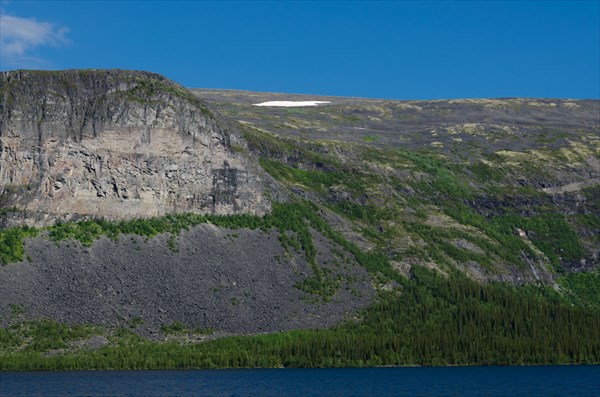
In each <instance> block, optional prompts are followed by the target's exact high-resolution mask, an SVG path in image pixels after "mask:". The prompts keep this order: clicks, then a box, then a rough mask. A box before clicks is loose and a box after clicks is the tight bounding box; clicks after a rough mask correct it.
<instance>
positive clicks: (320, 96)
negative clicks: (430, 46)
mask: <svg viewBox="0 0 600 397" xmlns="http://www.w3.org/2000/svg"><path fill="white" fill-rule="evenodd" d="M69 70H72V71H78V70H122V71H129V72H144V73H154V74H157V75H160V76H162V77H165V78H167V79H169V80H170V81H172V82H175V83H177V84H179V85H181V86H182V87H184V88H186V89H188V90H205V91H235V92H249V93H258V94H272V95H294V96H307V97H319V98H348V99H366V100H384V101H397V102H419V101H420V102H435V101H469V100H514V99H536V100H561V101H600V98H568V97H564V98H559V97H460V98H458V97H456V98H431V99H398V98H378V97H365V96H352V95H327V94H311V93H298V92H281V91H279V92H277V91H258V90H245V89H238V88H212V87H188V86H185V85H183V84H181V83H180V82H178V81H176V80H173V79H171V78H170V77H169V76H166V75H163V74H160V73H156V72H153V71H151V70H139V69H119V68H82V69H72V68H71V69H12V70H0V73H10V72H19V71H25V72H31V71H33V72H62V71H69Z"/></svg>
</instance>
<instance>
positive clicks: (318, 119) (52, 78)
mask: <svg viewBox="0 0 600 397" xmlns="http://www.w3.org/2000/svg"><path fill="white" fill-rule="evenodd" d="M0 77H1V80H0V82H1V85H0V204H1V205H2V209H1V211H0V224H1V225H2V229H1V230H0V259H1V260H2V262H3V263H4V264H5V265H4V266H0V290H1V291H3V293H2V294H3V298H2V299H0V321H1V325H2V326H3V327H4V328H0V331H1V332H0V356H2V357H3V358H4V360H5V362H6V363H7V364H6V365H5V366H4V367H1V368H4V369H11V368H12V369H24V368H27V367H26V364H23V363H24V362H29V363H30V364H28V365H31V366H32V367H29V368H30V369H44V368H45V369H48V368H70V367H69V365H72V366H73V368H88V367H89V368H166V367H172V365H171V364H169V363H171V361H168V360H167V361H164V360H165V358H164V356H161V355H160V354H161V353H159V352H160V351H162V350H161V349H167V347H164V346H168V349H171V350H170V351H171V353H172V354H173V355H174V357H175V356H176V357H180V358H181V360H184V358H183V357H185V360H184V361H185V362H186V363H187V364H180V365H182V366H184V367H190V366H192V367H193V366H200V367H215V366H217V367H224V366H225V367H229V366H234V367H235V366H281V365H283V366H313V365H326V366H336V365H392V364H393V365H405V364H416V363H418V364H429V365H431V364H473V363H479V364H490V363H496V364H498V363H503V364H510V363H513V364H514V363H550V362H557V363H558V362H560V363H575V362H598V361H599V360H600V342H598V341H600V337H596V336H597V335H596V333H597V332H598V331H597V330H598V329H600V304H599V303H598V302H600V275H599V273H598V267H599V264H600V259H599V255H600V199H599V197H600V137H599V132H600V101H598V100H567V99H527V98H507V99H465V100H437V101H392V100H376V99H362V98H341V97H322V96H312V95H291V94H273V93H256V92H246V91H231V90H204V89H190V90H188V89H186V88H184V87H182V86H180V85H178V84H176V83H174V82H172V81H170V80H168V79H166V78H164V77H162V76H159V75H156V74H152V73H147V72H133V71H122V70H69V71H57V72H45V71H15V72H2V74H1V76H0ZM299 102H302V103H299ZM282 105H284V106H282ZM298 105H303V106H298ZM48 318H49V319H51V320H44V319H48ZM98 326H100V327H101V328H98ZM332 327H333V328H332ZM322 328H327V329H325V330H321V331H318V330H316V331H293V332H292V333H283V334H275V335H266V336H264V337H245V338H246V339H235V338H223V339H220V337H223V336H227V335H231V334H256V333H273V332H276V331H285V330H301V329H309V330H313V329H322ZM302 332H305V333H302ZM48 334H50V335H54V337H48V336H47V335H48ZM31 335H36V336H35V337H33V340H34V341H36V342H32V339H31ZM45 335H46V336H45ZM56 335H62V336H61V337H60V338H57V337H56ZM140 335H141V337H140ZM277 335H282V336H281V337H279V336H277ZM582 335H586V337H585V341H582V338H583V336H582ZM36 338H37V339H36ZM140 338H142V339H140ZM146 338H149V339H146ZM164 338H166V339H167V340H168V343H167V345H162V344H161V343H158V342H156V341H157V340H160V339H164ZM211 339H219V340H215V341H214V342H206V341H207V340H211ZM2 341H4V342H2ZM94 341H96V342H98V341H100V342H98V343H95V342H94ZM119 341H120V342H119ZM124 341H127V342H124ZM151 341H154V342H151ZM467 341H472V342H473V346H471V345H469V346H467V344H470V343H471V342H467ZM38 342H39V343H38ZM197 342H203V343H200V344H198V343H197ZM36 343H37V344H36ZM115 343H116V345H115ZM182 343H183V346H184V347H181V344H182ZM40 346H41V347H40ZM119 346H120V347H119ZM123 346H133V347H131V349H133V350H126V349H125V348H124V347H123ZM160 346H163V347H160ZM186 346H187V347H186ZM352 346H354V348H351V347H352ZM49 349H50V350H51V351H53V352H55V353H51V354H50V353H48V352H49V351H50V350H49ZM82 349H83V350H82ZM90 349H91V350H90ZM107 349H108V350H107ZM111 349H112V350H111ZM119 349H120V350H119ZM123 349H125V350H123ZM128 349H129V348H128ZM186 349H187V350H186ZM194 349H197V350H194ZM21 351H25V352H28V351H31V352H32V353H31V354H34V356H27V357H28V358H27V360H28V361H27V360H26V361H23V360H24V357H26V356H23V355H20V354H21V353H20V352H21ZM82 351H84V352H88V353H86V354H90V355H91V356H89V357H91V358H89V359H88V361H87V363H88V364H86V365H89V366H88V367H86V366H85V365H83V364H81V363H82V362H83V361H81V362H79V361H77V360H76V359H74V358H73V357H75V356H72V355H71V354H83V353H82ZM124 351H127V352H128V353H127V354H129V355H130V357H134V356H135V357H137V358H135V359H133V358H132V359H131V360H132V361H131V363H130V364H127V362H128V361H126V360H123V359H122V358H118V357H123V354H124V353H123V352H124ZM190 351H197V352H199V353H198V354H197V355H195V356H191V353H190ZM56 352H58V353H56ZM141 352H144V353H141ZM401 352H403V353H401ZM48 354H50V356H48ZM56 354H58V356H56ZM55 356H56V357H55ZM100 356H102V357H104V358H102V357H100ZM32 357H34V358H32ZM48 357H50V358H48ZM142 357H146V361H143V359H142ZM232 357H235V359H234V358H232ZM294 357H296V358H294ZM153 360H154V361H153ZM231 360H233V361H231ZM252 360H255V361H252ZM69 363H71V364H69ZM89 363H95V364H89ZM102 363H104V364H102ZM134 363H137V364H134ZM144 363H146V364H144Z"/></svg>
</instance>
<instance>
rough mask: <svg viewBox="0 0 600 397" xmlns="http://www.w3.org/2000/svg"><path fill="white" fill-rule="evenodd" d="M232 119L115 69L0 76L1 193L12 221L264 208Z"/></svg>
mask: <svg viewBox="0 0 600 397" xmlns="http://www.w3.org/2000/svg"><path fill="white" fill-rule="evenodd" d="M244 145H245V143H244V140H243V138H241V137H240V135H239V133H238V131H237V130H236V128H235V127H234V126H233V125H232V124H231V123H228V122H227V121H225V120H223V119H222V118H220V117H219V116H218V115H216V114H215V113H214V112H212V111H210V110H209V109H208V108H207V107H206V105H205V104H204V103H202V102H201V101H200V100H198V99H197V98H196V97H194V96H193V95H191V94H190V93H189V91H187V90H185V89H184V88H183V87H181V86H179V85H177V84H176V83H174V82H172V81H169V80H167V79H166V78H164V77H162V76H159V75H156V74H152V73H146V72H133V71H122V70H68V71H60V72H45V71H16V72H2V73H1V75H0V195H1V196H0V197H1V201H2V203H1V204H2V206H3V207H5V208H10V207H14V208H16V209H17V210H18V214H15V215H14V216H13V217H12V218H10V217H9V222H10V221H11V219H12V222H13V223H27V224H33V225H45V224H50V223H52V222H54V221H55V220H57V219H65V220H69V219H77V218H78V217H80V216H89V217H102V218H106V219H125V218H136V217H150V216H160V215H163V214H167V213H179V212H197V213H213V214H232V213H251V214H257V215H260V214H264V213H265V212H267V211H268V210H269V208H270V204H269V202H268V200H266V199H265V197H264V195H263V186H262V180H261V176H260V172H259V171H258V166H257V164H256V163H255V161H253V160H252V159H250V158H248V157H247V156H243V155H241V154H240V153H239V152H240V149H243V147H244Z"/></svg>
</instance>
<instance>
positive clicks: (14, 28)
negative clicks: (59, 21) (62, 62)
mask: <svg viewBox="0 0 600 397" xmlns="http://www.w3.org/2000/svg"><path fill="white" fill-rule="evenodd" d="M68 32H69V29H68V28H66V27H58V26H55V25H53V24H52V23H49V22H42V21H37V20H36V19H35V18H21V17H17V16H13V15H7V14H5V12H4V10H2V12H1V14H0V69H1V70H6V69H9V68H36V67H40V66H44V65H48V61H47V60H45V59H42V58H39V57H38V56H37V55H36V53H35V51H36V49H38V48H39V47H42V46H54V47H57V46H64V45H66V44H68V43H69V39H68V38H67V33H68Z"/></svg>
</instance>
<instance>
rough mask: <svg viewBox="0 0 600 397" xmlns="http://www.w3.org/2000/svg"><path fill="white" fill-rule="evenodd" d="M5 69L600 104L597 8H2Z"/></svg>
mask: <svg viewBox="0 0 600 397" xmlns="http://www.w3.org/2000/svg"><path fill="white" fill-rule="evenodd" d="M0 9H1V21H0V22H1V23H0V25H1V28H0V45H1V46H0V50H1V51H0V69H1V70H12V69H17V68H29V69H68V68H123V69H140V70H149V71H154V72H157V73H161V74H163V75H165V76H167V77H169V78H171V79H173V80H175V81H177V82H179V83H181V84H183V85H185V86H187V87H195V88H196V87H197V88H200V87H204V88H228V89H245V90H254V91H271V92H288V93H310V94H324V95H341V96H360V97H375V98H394V99H442V98H473V97H488V98H492V97H554V98H557V97H560V98H596V99H597V98H600V1H585V2H557V1H553V2H541V1H535V2H516V1H510V2H441V1H436V2H381V3H374V2H369V3H362V2H297V3H296V2H241V3H236V2H229V3H228V2H215V3H211V2H193V1H187V2H173V1H171V2H159V1H156V2H151V1H147V2H142V1H131V2H117V1H105V2H94V1H43V2H42V1H14V0H13V1H4V0H2V1H0Z"/></svg>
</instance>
